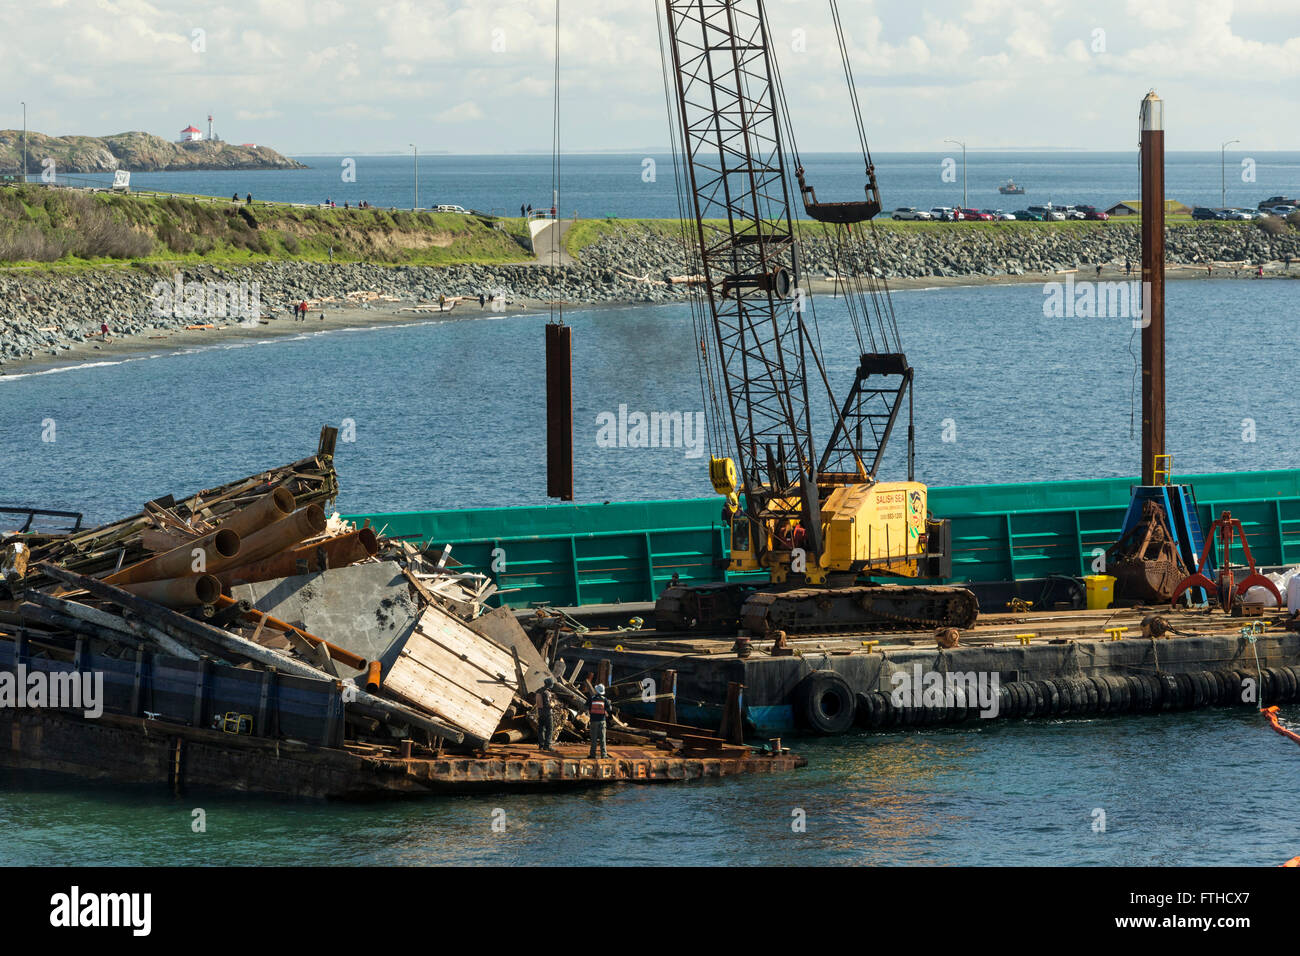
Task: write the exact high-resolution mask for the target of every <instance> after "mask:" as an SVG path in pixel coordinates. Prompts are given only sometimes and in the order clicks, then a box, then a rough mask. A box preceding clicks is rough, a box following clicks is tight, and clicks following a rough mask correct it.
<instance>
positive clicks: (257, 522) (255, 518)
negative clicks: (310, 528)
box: [221, 487, 296, 538]
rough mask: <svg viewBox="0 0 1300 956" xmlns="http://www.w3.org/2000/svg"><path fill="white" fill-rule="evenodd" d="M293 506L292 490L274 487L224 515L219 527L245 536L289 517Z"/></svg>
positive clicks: (294, 505) (294, 504) (242, 536)
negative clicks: (267, 492)
mask: <svg viewBox="0 0 1300 956" xmlns="http://www.w3.org/2000/svg"><path fill="white" fill-rule="evenodd" d="M295 507H296V502H295V501H294V497H293V492H291V491H290V490H289V489H288V488H284V487H280V488H276V489H275V490H274V491H272V492H270V493H269V494H265V495H263V496H262V497H260V498H258V499H257V500H256V501H254V502H253V503H252V504H250V505H246V506H244V507H243V508H240V509H239V510H238V511H235V512H232V513H231V514H228V515H226V517H224V518H222V519H221V527H223V528H227V529H229V530H230V531H233V532H235V534H237V535H239V536H240V537H241V538H247V537H248V536H249V535H251V534H252V533H253V532H254V531H261V530H262V529H263V528H265V527H266V526H267V525H269V524H272V523H274V522H276V521H280V520H281V519H283V518H287V517H289V515H291V514H293V509H294V508H295Z"/></svg>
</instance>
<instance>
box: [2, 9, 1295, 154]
mask: <svg viewBox="0 0 1300 956" xmlns="http://www.w3.org/2000/svg"><path fill="white" fill-rule="evenodd" d="M2 2H3V4H4V8H5V10H4V18H3V19H4V23H5V28H4V30H3V31H0V89H4V90H5V91H6V93H7V97H6V99H7V100H8V101H9V102H3V101H0V128H19V127H21V125H22V111H21V107H20V105H19V101H22V100H25V101H26V102H27V104H28V128H29V129H33V130H39V131H40V132H44V133H50V134H54V135H67V134H85V135H107V134H110V133H117V132H123V131H126V130H145V131H148V132H151V133H156V134H158V135H162V136H165V137H167V138H168V139H176V138H177V136H178V133H179V131H180V130H181V129H182V128H183V127H185V126H187V125H189V124H191V123H192V124H194V125H195V126H197V127H200V128H202V129H205V130H206V128H207V122H206V117H207V115H208V113H209V112H211V113H212V114H214V115H215V117H216V130H217V133H218V135H220V136H221V137H222V138H224V139H226V140H228V141H231V142H236V143H242V142H256V143H260V144H264V145H267V146H271V147H273V148H275V149H278V150H280V151H281V152H284V153H288V154H291V155H313V154H322V153H382V152H404V151H406V150H407V149H408V148H409V147H408V144H410V143H415V144H416V145H418V146H419V147H420V149H421V150H422V151H444V152H452V153H470V154H472V153H512V152H533V151H544V152H549V151H550V148H551V108H552V97H553V93H554V84H553V69H554V56H555V43H556V24H555V18H556V2H555V0H364V2H363V0H225V2H206V0H185V2H180V0H172V2H152V3H150V2H145V0H2ZM742 2H746V3H753V2H755V0H742ZM658 6H661V4H659V5H657V4H656V3H655V2H652V0H561V2H560V13H559V76H560V103H561V143H562V148H563V150H564V151H566V152H585V151H617V150H623V151H630V152H635V151H641V150H644V151H649V150H658V149H662V148H664V147H666V145H667V143H668V132H667V122H666V119H665V116H666V113H665V109H666V107H665V100H664V87H663V75H662V72H661V65H660V52H659V43H658V34H657V30H656V10H657V9H658ZM767 8H768V17H769V21H770V24H771V29H772V37H773V43H774V46H775V49H776V53H777V57H778V59H779V62H780V65H781V71H782V74H783V76H784V77H785V84H786V93H787V98H788V100H789V102H790V106H791V112H792V114H793V123H794V128H795V132H796V136H797V138H798V143H799V147H800V149H801V150H804V151H814V150H853V149H854V148H855V146H856V139H855V135H854V130H853V124H852V118H851V114H850V112H849V101H848V92H847V89H846V86H845V83H844V78H843V74H842V72H841V70H840V66H839V60H838V54H837V51H836V47H835V36H834V32H833V30H832V26H831V20H830V14H829V8H828V4H827V2H826V0H767ZM840 11H841V15H842V19H843V24H844V29H845V32H846V35H847V38H848V41H849V45H850V53H851V56H852V62H853V68H854V71H855V75H856V79H857V85H858V90H859V97H860V99H861V101H862V107H863V112H864V119H865V121H866V125H867V133H868V139H869V141H870V144H871V147H872V149H873V150H876V151H882V152H889V151H930V150H935V151H939V150H943V149H945V148H947V147H945V146H944V141H945V140H946V139H948V138H956V139H962V140H965V141H966V143H967V145H968V147H969V148H970V149H1033V148H1069V149H1096V150H1126V149H1132V148H1133V147H1134V146H1135V144H1136V140H1137V111H1138V104H1139V102H1140V101H1141V99H1142V96H1143V95H1144V94H1145V93H1146V91H1147V90H1148V89H1150V88H1154V89H1156V91H1157V92H1158V93H1159V94H1160V96H1161V97H1162V98H1163V99H1164V100H1165V101H1166V104H1167V105H1166V127H1167V130H1168V132H1167V138H1166V144H1167V147H1168V148H1169V149H1171V150H1196V149H1218V148H1219V144H1220V143H1221V142H1223V141H1225V140H1230V139H1238V140H1240V141H1241V144H1242V145H1241V147H1239V148H1243V149H1249V150H1270V149H1296V148H1300V122H1297V119H1298V117H1300V113H1298V112H1297V110H1296V107H1295V100H1294V91H1295V89H1296V88H1297V81H1300V0H1088V2H1082V0H965V2H959V0H924V2H917V0H840Z"/></svg>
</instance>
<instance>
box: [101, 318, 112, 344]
mask: <svg viewBox="0 0 1300 956" xmlns="http://www.w3.org/2000/svg"><path fill="white" fill-rule="evenodd" d="M99 334H100V337H101V338H103V340H104V341H105V342H109V341H112V340H111V339H109V337H108V323H107V322H101V323H100V324H99Z"/></svg>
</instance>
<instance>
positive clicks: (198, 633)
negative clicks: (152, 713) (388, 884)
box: [37, 561, 487, 746]
mask: <svg viewBox="0 0 1300 956" xmlns="http://www.w3.org/2000/svg"><path fill="white" fill-rule="evenodd" d="M37 567H38V568H39V570H40V571H41V573H42V574H45V575H48V576H49V577H51V578H53V579H55V580H56V581H60V582H62V583H64V584H67V585H70V586H71V587H74V588H84V589H85V590H86V591H89V592H90V593H91V594H93V595H94V596H95V597H97V598H100V599H101V600H104V601H110V602H112V603H113V604H116V605H117V606H118V607H122V608H126V609H127V610H130V611H134V612H135V613H136V614H137V615H139V616H140V617H141V618H143V619H144V620H145V621H147V622H149V623H150V624H153V625H154V626H156V627H158V628H160V629H162V630H163V631H166V632H167V633H168V634H170V635H172V636H173V637H175V638H176V639H177V640H180V641H182V642H183V643H197V644H198V645H199V646H200V647H203V648H205V649H207V648H210V649H213V650H215V651H216V652H217V653H218V654H220V655H221V656H223V657H229V656H233V657H235V658H237V659H240V660H248V661H253V662H255V663H258V664H261V665H263V666H264V667H274V668H277V669H278V670H281V671H283V672H284V673H286V674H296V675H298V676H300V677H311V678H314V679H316V680H324V681H330V682H332V683H335V684H339V685H341V684H342V681H340V680H339V679H338V678H337V677H334V676H333V675H332V674H326V673H325V672H324V671H322V670H320V669H319V668H316V667H312V666H311V665H310V664H304V663H303V662H302V661H300V660H298V659H296V658H293V657H289V656H288V655H287V654H281V653H279V652H278V651H273V650H271V649H270V648H267V647H262V646H261V645H260V644H254V643H253V642H252V641H249V640H245V639H244V638H242V637H238V636H236V635H234V634H231V633H229V632H228V631H223V630H222V629H221V628H219V627H213V626H212V625H211V624H205V623H203V622H202V621H196V620H194V619H193V618H190V617H186V616H185V615H184V614H181V613H180V612H179V611H173V610H172V609H171V608H165V607H162V606H161V605H158V604H154V603H152V602H150V601H147V600H145V599H144V598H141V597H137V596H136V595H134V594H131V593H130V592H129V591H124V590H122V589H121V588H116V587H113V585H111V584H105V583H104V582H103V581H102V580H99V579H97V578H90V577H86V576H85V575H83V574H77V573H76V572H75V571H69V570H68V569H67V568H61V567H59V566H58V565H55V564H50V563H49V562H48V561H43V562H41V563H40V564H39V565H37ZM349 696H350V699H349V700H348V702H347V706H348V707H350V708H352V709H353V710H355V711H357V712H359V713H362V714H365V715H366V716H368V717H377V718H379V719H381V720H386V721H390V722H395V723H399V724H407V725H409V726H412V727H419V728H421V729H423V730H426V731H428V732H429V733H430V734H432V735H433V736H435V737H441V738H444V739H446V740H450V741H451V742H453V743H461V742H462V741H466V740H468V741H470V742H471V743H474V744H477V745H480V746H482V745H485V744H486V743H487V741H486V740H484V739H482V738H481V737H477V736H474V735H470V734H466V733H464V732H463V731H461V730H460V729H458V728H456V727H453V726H451V725H450V724H445V723H443V722H442V721H440V720H437V719H436V718H434V717H431V716H429V715H427V714H423V713H420V712H419V711H417V710H415V709H414V708H412V707H408V706H407V705H405V704H401V703H398V702H397V701H391V700H385V699H384V698H382V697H376V696H374V695H373V694H370V693H368V692H367V691H365V690H363V689H362V688H360V687H357V688H356V690H355V691H354V692H353V693H352V694H350V695H349Z"/></svg>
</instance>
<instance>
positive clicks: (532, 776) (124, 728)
mask: <svg viewBox="0 0 1300 956" xmlns="http://www.w3.org/2000/svg"><path fill="white" fill-rule="evenodd" d="M0 743H2V744H3V746H0V767H2V768H4V769H6V770H28V771H44V772H51V773H57V774H62V775H67V776H72V777H76V778H79V779H81V780H100V781H112V782H114V783H118V784H148V785H154V786H166V787H169V788H171V789H172V790H173V791H175V792H190V791H217V790H223V791H237V792H247V793H259V794H268V795H274V796H280V797H294V798H303V797H306V798H318V799H367V798H379V797H391V796H412V795H420V794H440V793H441V794H457V793H482V792H507V791H533V790H557V789H571V788H582V787H593V786H609V785H617V784H629V783H632V784H651V783H684V782H689V781H694V780H707V779H714V778H720V777H726V776H732V775H735V774H753V773H777V772H783V771H789V770H794V769H796V768H798V767H802V766H804V764H805V761H804V759H803V758H802V757H799V756H797V755H795V754H792V753H790V752H789V751H785V752H782V753H768V754H761V753H752V754H750V755H748V756H744V757H729V756H727V757H715V756H679V755H675V754H672V753H669V752H666V751H660V750H654V749H649V748H642V747H621V746H616V745H611V746H610V747H609V754H610V756H609V757H608V758H605V759H591V758H589V757H588V756H587V745H585V744H582V745H576V744H567V745H566V744H560V745H557V747H556V749H555V751H554V753H552V754H542V753H541V752H540V751H538V749H537V748H536V746H531V747H530V746H526V745H506V746H496V745H494V746H493V747H492V749H491V752H490V753H488V754H486V755H469V756H460V755H457V756H441V757H410V758H405V759H403V758H402V757H400V756H398V755H397V754H396V753H395V752H392V751H389V752H376V751H373V750H372V751H369V752H366V751H358V750H353V749H351V748H347V747H344V748H335V747H321V746H316V745H311V744H306V743H302V742H298V741H292V740H279V741H275V740H266V739H263V738H258V737H251V736H243V735H232V734H226V733H222V732H220V731H214V730H206V729H203V728H196V727H187V726H184V725H179V724H172V723H168V722H162V721H155V720H149V719H147V718H141V717H127V716H123V715H119V714H108V713H106V714H103V715H101V716H100V717H98V718H95V719H89V718H86V717H83V716H81V715H78V714H73V713H66V712H61V711H52V710H41V711H23V710H13V709H6V710H0Z"/></svg>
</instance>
